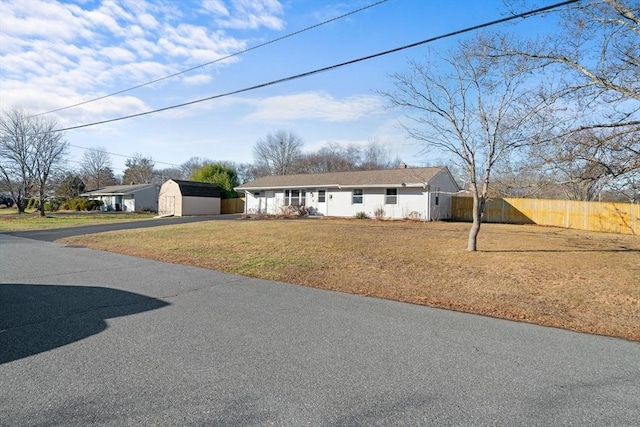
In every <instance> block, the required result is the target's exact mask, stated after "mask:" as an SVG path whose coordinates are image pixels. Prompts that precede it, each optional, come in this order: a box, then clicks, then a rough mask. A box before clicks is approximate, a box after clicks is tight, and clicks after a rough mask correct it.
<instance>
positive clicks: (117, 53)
mask: <svg viewBox="0 0 640 427" xmlns="http://www.w3.org/2000/svg"><path fill="white" fill-rule="evenodd" d="M100 55H102V56H105V57H107V58H109V60H110V61H111V62H133V61H135V59H136V55H135V54H134V53H133V52H131V51H130V50H127V49H123V48H121V47H118V46H109V47H105V48H104V49H102V50H100Z"/></svg>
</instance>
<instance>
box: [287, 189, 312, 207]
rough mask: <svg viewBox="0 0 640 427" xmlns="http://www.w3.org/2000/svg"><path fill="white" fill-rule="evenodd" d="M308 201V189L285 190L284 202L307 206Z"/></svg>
mask: <svg viewBox="0 0 640 427" xmlns="http://www.w3.org/2000/svg"><path fill="white" fill-rule="evenodd" d="M306 202H307V190H285V191H284V204H285V206H289V205H300V206H305V205H306Z"/></svg>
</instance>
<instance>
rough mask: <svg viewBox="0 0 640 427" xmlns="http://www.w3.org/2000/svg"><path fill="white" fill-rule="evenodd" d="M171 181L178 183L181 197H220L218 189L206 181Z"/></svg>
mask: <svg viewBox="0 0 640 427" xmlns="http://www.w3.org/2000/svg"><path fill="white" fill-rule="evenodd" d="M171 181H173V182H175V183H176V184H178V187H179V188H180V194H182V196H183V197H184V196H187V197H220V189H219V188H218V187H217V186H215V185H213V184H210V183H208V182H196V181H183V180H181V179H172V180H171Z"/></svg>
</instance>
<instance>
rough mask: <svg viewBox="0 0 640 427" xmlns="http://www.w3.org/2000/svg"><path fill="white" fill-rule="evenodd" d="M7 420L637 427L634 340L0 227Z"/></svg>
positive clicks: (0, 413)
mask: <svg viewBox="0 0 640 427" xmlns="http://www.w3.org/2000/svg"><path fill="white" fill-rule="evenodd" d="M0 277H2V279H1V280H2V285H0V384H1V387H0V425H2V426H30V425H33V426H35V425H38V426H48V425H65V426H86V425H105V426H134V425H135V426H140V425H145V426H147V425H162V426H165V425H166V426H174V425H182V426H204V425H207V426H208V425H220V426H233V425H237V426H264V425H284V426H305V425H310V426H354V425H355V426H357V425H362V426H371V425H385V426H388V425H465V426H467V425H471V426H473V425H478V426H480V425H503V426H514V425H539V426H549V425H564V426H567V425H575V426H586V425H591V426H606V425H611V426H631V425H637V424H638V420H640V345H638V344H637V343H634V342H629V341H624V340H619V339H613V338H606V337H599V336H592V335H586V334H578V333H573V332H568V331H563V330H558V329H552V328H545V327H539V326H534V325H527V324H522V323H515V322H509V321H504V320H497V319H492V318H487V317H481V316H474V315H467V314H461V313H455V312H449V311H444V310H437V309H430V308H425V307H422V306H414V305H409V304H403V303H398V302H393V301H386V300H379V299H374V298H366V297H361V296H355V295H347V294H341V293H336V292H329V291H323V290H317V289H312V288H306V287H300V286H294V285H289V284H285V283H279V282H271V281H265V280H256V279H250V278H246V277H241V276H234V275H229V274H223V273H219V272H215V271H210V270H204V269H199V268H193V267H186V266H181V265H174V264H167V263H161V262H156V261H151V260H145V259H139V258H132V257H126V256H122V255H117V254H111V253H106V252H100V251H94V250H91V249H85V248H76V247H68V246H64V245H61V244H57V243H49V242H41V241H37V240H31V239H24V238H17V237H14V236H7V235H0Z"/></svg>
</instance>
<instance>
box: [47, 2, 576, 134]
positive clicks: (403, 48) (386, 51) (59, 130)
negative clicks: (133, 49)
mask: <svg viewBox="0 0 640 427" xmlns="http://www.w3.org/2000/svg"><path fill="white" fill-rule="evenodd" d="M580 1H581V0H568V1H564V2H562V3H556V4H553V5H550V6H546V7H542V8H539V9H535V10H530V11H528V12H523V13H519V14H517V15H513V16H509V17H507V18H502V19H498V20H495V21H491V22H487V23H484V24H479V25H475V26H473V27H468V28H465V29H463V30H458V31H453V32H451V33H447V34H442V35H440V36H436V37H432V38H429V39H425V40H422V41H419V42H416V43H411V44H408V45H404V46H401V47H397V48H395V49H390V50H385V51H384V52H379V53H375V54H373V55H368V56H363V57H361V58H358V59H353V60H351V61H347V62H341V63H339V64H335V65H330V66H328V67H324V68H318V69H316V70H313V71H307V72H305V73H301V74H296V75H293V76H289V77H284V78H282V79H278V80H272V81H270V82H267V83H261V84H259V85H255V86H251V87H246V88H244V89H238V90H234V91H231V92H226V93H221V94H218V95H213V96H209V97H207V98H201V99H196V100H194V101H189V102H184V103H182V104H176V105H171V106H169V107H163V108H158V109H156V110H150V111H145V112H143V113H137V114H131V115H129V116H122V117H117V118H115V119H108V120H102V121H99V122H93V123H87V124H83V125H78V126H70V127H67V128H63V129H56V130H53V131H51V132H63V131H68V130H73V129H80V128H85V127H90V126H96V125H102V124H105V123H111V122H117V121H120V120H125V119H131V118H134V117H140V116H146V115H148V114H154V113H160V112H162V111H168V110H173V109H175V108H181V107H186V106H189V105H193V104H198V103H200V102H204V101H211V100H212V99H218V98H223V97H226V96H230V95H237V94H239V93H244V92H250V91H253V90H256V89H261V88H264V87H268V86H273V85H276V84H279V83H284V82H289V81H292V80H297V79H301V78H303V77H309V76H312V75H314V74H319V73H323V72H325V71H331V70H335V69H336V68H341V67H344V66H347V65H351V64H355V63H358V62H362V61H367V60H369V59H373V58H378V57H380V56H384V55H388V54H390V53H396V52H400V51H402V50H406V49H410V48H412V47H416V46H420V45H423V44H426V43H431V42H434V41H436V40H441V39H444V38H448V37H452V36H456V35H459V34H463V33H468V32H469V31H474V30H478V29H480V28H486V27H490V26H492V25H496V24H501V23H503V22H508V21H512V20H514V19H518V18H527V17H529V16H532V15H536V14H538V13H542V12H546V11H549V10H552V9H556V8H558V7H561V6H566V5H569V4H572V3H578V2H580Z"/></svg>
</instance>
